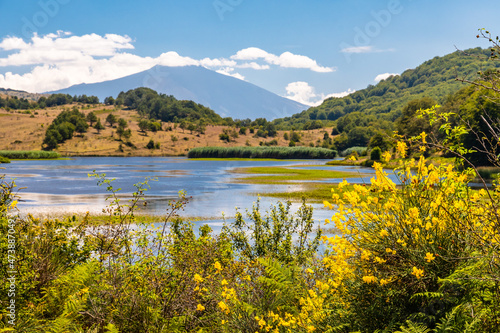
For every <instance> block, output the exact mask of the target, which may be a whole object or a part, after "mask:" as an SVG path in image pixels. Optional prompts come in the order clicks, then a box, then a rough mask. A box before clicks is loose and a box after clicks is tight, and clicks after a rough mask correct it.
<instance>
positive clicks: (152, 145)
mask: <svg viewBox="0 0 500 333" xmlns="http://www.w3.org/2000/svg"><path fill="white" fill-rule="evenodd" d="M146 148H148V149H155V142H154V141H153V139H151V140H149V142H148V144H147V145H146Z"/></svg>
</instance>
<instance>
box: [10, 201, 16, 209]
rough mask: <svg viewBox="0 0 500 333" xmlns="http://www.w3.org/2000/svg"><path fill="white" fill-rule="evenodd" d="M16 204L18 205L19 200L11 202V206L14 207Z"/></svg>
mask: <svg viewBox="0 0 500 333" xmlns="http://www.w3.org/2000/svg"><path fill="white" fill-rule="evenodd" d="M16 206H17V200H14V201H12V203H11V204H10V208H14V207H16Z"/></svg>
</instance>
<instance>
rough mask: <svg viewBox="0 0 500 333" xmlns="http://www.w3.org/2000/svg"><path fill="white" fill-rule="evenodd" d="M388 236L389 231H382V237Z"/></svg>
mask: <svg viewBox="0 0 500 333" xmlns="http://www.w3.org/2000/svg"><path fill="white" fill-rule="evenodd" d="M387 236H389V233H388V232H387V230H385V229H382V230H381V231H380V237H387Z"/></svg>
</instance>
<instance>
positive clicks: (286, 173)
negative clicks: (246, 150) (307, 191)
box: [234, 167, 358, 184]
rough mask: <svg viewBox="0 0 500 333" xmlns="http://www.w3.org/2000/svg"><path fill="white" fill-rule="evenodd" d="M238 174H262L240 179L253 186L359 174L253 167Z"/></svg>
mask: <svg viewBox="0 0 500 333" xmlns="http://www.w3.org/2000/svg"><path fill="white" fill-rule="evenodd" d="M234 172H236V173H250V174H260V175H263V176H253V177H245V178H240V179H239V181H240V182H244V183H251V184H289V183H293V182H300V181H308V180H321V179H328V178H336V179H342V178H349V177H355V176H357V175H358V174H357V173H354V172H346V171H330V170H311V169H295V168H294V169H292V168H286V167H251V168H239V169H236V170H235V171H234Z"/></svg>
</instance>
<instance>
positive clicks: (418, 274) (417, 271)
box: [411, 266, 424, 279]
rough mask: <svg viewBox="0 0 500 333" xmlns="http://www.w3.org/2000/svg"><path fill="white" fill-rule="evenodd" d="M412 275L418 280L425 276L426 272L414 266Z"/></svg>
mask: <svg viewBox="0 0 500 333" xmlns="http://www.w3.org/2000/svg"><path fill="white" fill-rule="evenodd" d="M411 274H413V275H415V277H416V278H417V279H420V278H421V277H422V276H423V275H424V270H423V269H419V268H417V267H415V266H413V271H412V272H411Z"/></svg>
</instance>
